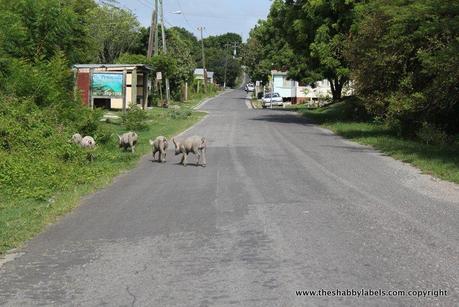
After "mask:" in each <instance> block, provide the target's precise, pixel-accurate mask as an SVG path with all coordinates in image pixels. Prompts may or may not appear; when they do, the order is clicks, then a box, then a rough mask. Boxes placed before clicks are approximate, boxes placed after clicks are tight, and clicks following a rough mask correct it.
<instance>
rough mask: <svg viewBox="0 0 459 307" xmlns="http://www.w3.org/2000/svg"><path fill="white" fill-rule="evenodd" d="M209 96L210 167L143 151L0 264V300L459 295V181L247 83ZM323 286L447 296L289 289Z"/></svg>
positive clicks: (320, 301) (424, 300) (306, 300)
mask: <svg viewBox="0 0 459 307" xmlns="http://www.w3.org/2000/svg"><path fill="white" fill-rule="evenodd" d="M203 109H204V110H206V111H208V112H209V115H208V117H207V118H206V119H205V120H204V121H202V122H200V123H199V124H198V125H196V126H195V127H194V128H193V129H192V130H190V131H188V132H187V133H186V134H187V135H191V134H200V135H203V136H206V137H207V138H208V140H209V148H208V156H207V160H208V166H207V167H206V168H201V167H195V166H188V167H186V168H185V167H182V166H180V165H178V164H177V162H178V161H179V157H175V156H173V151H172V149H169V152H168V157H167V158H168V162H167V163H166V164H159V163H154V162H152V161H151V160H152V159H151V157H150V156H147V157H145V158H143V159H142V161H141V162H140V163H139V165H138V167H137V168H136V169H134V170H133V171H131V172H129V173H127V174H125V175H122V176H120V177H118V178H117V179H116V180H115V182H114V183H113V184H112V185H110V186H109V187H107V188H105V189H103V190H101V191H99V192H97V193H95V194H93V195H91V196H88V197H86V198H85V199H84V200H83V203H82V205H81V206H80V207H79V208H77V209H76V210H74V211H73V212H72V213H70V214H68V215H66V216H65V217H63V218H62V219H60V221H59V222H58V223H56V224H55V225H52V226H50V227H48V228H47V229H46V230H45V231H44V232H43V233H42V234H40V235H39V236H37V237H36V238H35V239H33V240H31V241H30V242H28V243H27V244H26V246H24V247H23V248H22V249H20V250H19V251H17V252H18V255H17V257H16V258H15V259H14V260H12V261H10V262H7V263H6V264H4V265H3V266H2V267H1V268H0V304H1V305H5V306H35V305H45V306H99V305H107V306H230V305H231V306H356V305H357V306H435V305H438V306H458V305H459V282H458V281H459V188H458V186H457V185H454V184H450V183H446V182H441V181H438V180H434V179H433V178H431V177H429V176H426V175H421V174H420V173H419V171H418V170H416V169H415V168H413V167H411V166H408V165H406V164H403V163H401V162H398V161H395V160H393V159H392V158H389V157H386V156H384V155H382V154H380V153H378V152H376V151H374V150H372V149H370V148H368V147H364V146H360V145H357V144H354V143H351V142H348V141H346V140H343V139H342V138H340V137H338V136H336V135H334V134H332V133H330V132H329V131H327V130H324V129H321V128H319V127H317V126H315V125H313V124H311V123H310V122H309V121H308V120H307V119H305V118H302V117H299V116H297V115H296V114H295V113H293V112H288V111H283V110H249V109H248V108H247V106H246V103H245V93H243V92H242V91H239V90H236V91H231V92H227V93H225V94H224V95H222V96H219V97H218V98H216V99H213V100H212V101H210V102H208V103H207V104H206V105H204V106H203ZM192 161H194V157H191V159H190V162H192ZM320 289H324V290H336V289H340V290H346V289H356V290H361V289H373V290H378V289H382V290H385V291H388V290H406V291H408V290H439V289H441V290H446V291H447V293H448V295H447V296H442V297H440V296H439V297H434V296H428V297H419V298H418V297H402V296H374V297H367V296H365V297H358V298H357V297H342V296H341V297H332V296H331V297H299V296H297V295H296V294H295V291H297V290H320Z"/></svg>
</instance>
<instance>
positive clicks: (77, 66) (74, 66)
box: [73, 64, 152, 70]
mask: <svg viewBox="0 0 459 307" xmlns="http://www.w3.org/2000/svg"><path fill="white" fill-rule="evenodd" d="M127 67H142V68H144V69H147V70H152V68H151V67H150V66H148V65H145V64H75V65H73V68H127Z"/></svg>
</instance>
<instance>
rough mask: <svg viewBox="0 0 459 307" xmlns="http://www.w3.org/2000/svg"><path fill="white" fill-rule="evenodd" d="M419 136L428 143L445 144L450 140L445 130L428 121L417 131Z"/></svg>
mask: <svg viewBox="0 0 459 307" xmlns="http://www.w3.org/2000/svg"><path fill="white" fill-rule="evenodd" d="M417 136H418V138H419V139H420V140H421V141H422V142H424V143H426V144H435V145H444V144H446V143H447V142H448V140H449V138H448V135H447V134H446V133H445V132H444V131H442V130H441V129H439V128H438V127H436V126H434V125H433V124H429V123H427V122H424V123H423V124H422V127H421V128H420V129H419V131H418V132H417Z"/></svg>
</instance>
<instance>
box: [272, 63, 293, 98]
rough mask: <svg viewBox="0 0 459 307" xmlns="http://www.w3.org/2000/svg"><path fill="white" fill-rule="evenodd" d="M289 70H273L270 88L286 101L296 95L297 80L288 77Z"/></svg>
mask: <svg viewBox="0 0 459 307" xmlns="http://www.w3.org/2000/svg"><path fill="white" fill-rule="evenodd" d="M287 75H288V72H284V71H278V70H272V71H271V82H270V83H271V84H270V88H271V89H272V91H273V92H274V93H279V95H281V96H282V98H284V101H291V100H292V98H293V97H295V95H296V89H295V85H296V84H295V81H293V80H289V79H288V78H287Z"/></svg>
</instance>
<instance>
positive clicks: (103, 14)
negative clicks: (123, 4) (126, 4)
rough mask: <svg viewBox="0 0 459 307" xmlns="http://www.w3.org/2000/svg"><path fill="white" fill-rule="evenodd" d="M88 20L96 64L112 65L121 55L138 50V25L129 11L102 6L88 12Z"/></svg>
mask: <svg viewBox="0 0 459 307" xmlns="http://www.w3.org/2000/svg"><path fill="white" fill-rule="evenodd" d="M90 18H91V20H92V21H93V23H92V24H91V34H92V36H93V37H94V40H95V42H96V44H97V46H98V48H97V49H98V53H97V56H96V61H97V62H98V63H106V64H110V63H113V62H114V61H115V60H116V59H117V58H118V57H119V56H120V55H121V54H123V53H126V52H131V51H132V50H134V49H135V48H136V47H137V48H138V46H139V39H140V37H139V31H140V25H139V22H138V20H137V18H136V17H135V15H134V14H133V13H132V12H131V11H128V10H125V9H121V8H118V7H115V6H112V5H107V4H103V5H100V6H98V7H96V8H95V9H93V10H92V11H91V12H90Z"/></svg>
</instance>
